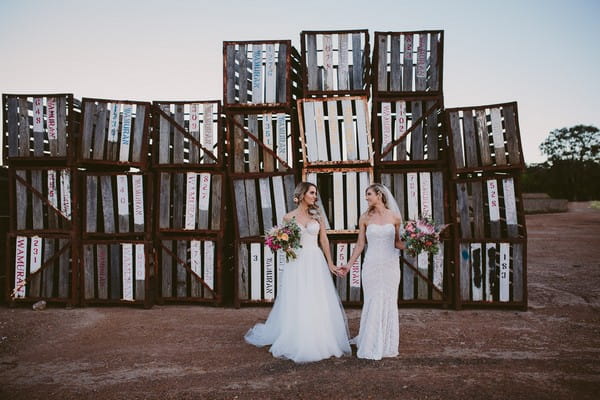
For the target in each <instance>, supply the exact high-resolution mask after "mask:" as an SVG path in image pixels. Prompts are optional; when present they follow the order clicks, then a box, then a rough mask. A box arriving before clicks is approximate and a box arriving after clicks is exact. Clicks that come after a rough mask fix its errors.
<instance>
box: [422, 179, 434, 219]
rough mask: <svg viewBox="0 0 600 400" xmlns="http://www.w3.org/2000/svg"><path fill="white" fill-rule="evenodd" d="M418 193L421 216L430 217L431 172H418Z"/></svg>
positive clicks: (431, 209) (431, 210) (431, 208)
mask: <svg viewBox="0 0 600 400" xmlns="http://www.w3.org/2000/svg"><path fill="white" fill-rule="evenodd" d="M419 178H420V195H421V216H422V217H423V218H431V216H432V212H433V207H432V204H431V172H420V173H419Z"/></svg>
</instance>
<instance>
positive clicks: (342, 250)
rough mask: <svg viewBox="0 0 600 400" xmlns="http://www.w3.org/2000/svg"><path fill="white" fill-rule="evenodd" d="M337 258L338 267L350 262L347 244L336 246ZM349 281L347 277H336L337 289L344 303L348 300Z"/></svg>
mask: <svg viewBox="0 0 600 400" xmlns="http://www.w3.org/2000/svg"><path fill="white" fill-rule="evenodd" d="M334 254H335V257H336V265H338V266H341V265H346V263H347V262H348V244H347V243H337V244H336V245H335V253H334ZM347 279H348V278H346V277H345V276H343V277H342V276H338V277H336V279H335V280H336V284H335V286H336V289H337V292H338V295H339V296H340V299H341V300H342V301H344V300H346V299H347V294H348V290H347V289H348V288H347V286H348V285H347Z"/></svg>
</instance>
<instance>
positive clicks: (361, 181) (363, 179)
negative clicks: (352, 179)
mask: <svg viewBox="0 0 600 400" xmlns="http://www.w3.org/2000/svg"><path fill="white" fill-rule="evenodd" d="M370 184H371V177H370V176H369V173H368V172H359V173H358V187H359V189H358V193H360V196H359V207H360V210H359V214H360V215H362V214H364V213H365V212H367V208H368V204H367V200H366V199H365V196H364V194H365V192H366V191H367V187H369V185H370Z"/></svg>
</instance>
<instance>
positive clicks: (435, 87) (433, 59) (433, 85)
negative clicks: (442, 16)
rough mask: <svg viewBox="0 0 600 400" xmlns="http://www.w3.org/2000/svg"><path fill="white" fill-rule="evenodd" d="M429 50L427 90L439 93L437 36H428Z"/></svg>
mask: <svg viewBox="0 0 600 400" xmlns="http://www.w3.org/2000/svg"><path fill="white" fill-rule="evenodd" d="M429 49H430V50H431V53H430V55H429V74H430V76H429V88H430V89H431V91H436V92H437V91H439V90H440V83H439V69H440V68H439V65H438V63H439V57H438V34H437V33H432V34H431V35H430V36H429Z"/></svg>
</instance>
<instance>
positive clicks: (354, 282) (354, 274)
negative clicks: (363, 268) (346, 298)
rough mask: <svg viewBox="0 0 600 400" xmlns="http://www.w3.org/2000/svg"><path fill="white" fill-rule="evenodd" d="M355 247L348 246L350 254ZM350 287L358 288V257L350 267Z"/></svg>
mask: <svg viewBox="0 0 600 400" xmlns="http://www.w3.org/2000/svg"><path fill="white" fill-rule="evenodd" d="M355 247H356V244H355V243H352V244H351V245H350V254H352V253H353V252H354V248H355ZM350 287H353V288H359V287H360V257H358V258H357V259H356V261H354V264H352V265H351V266H350Z"/></svg>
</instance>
